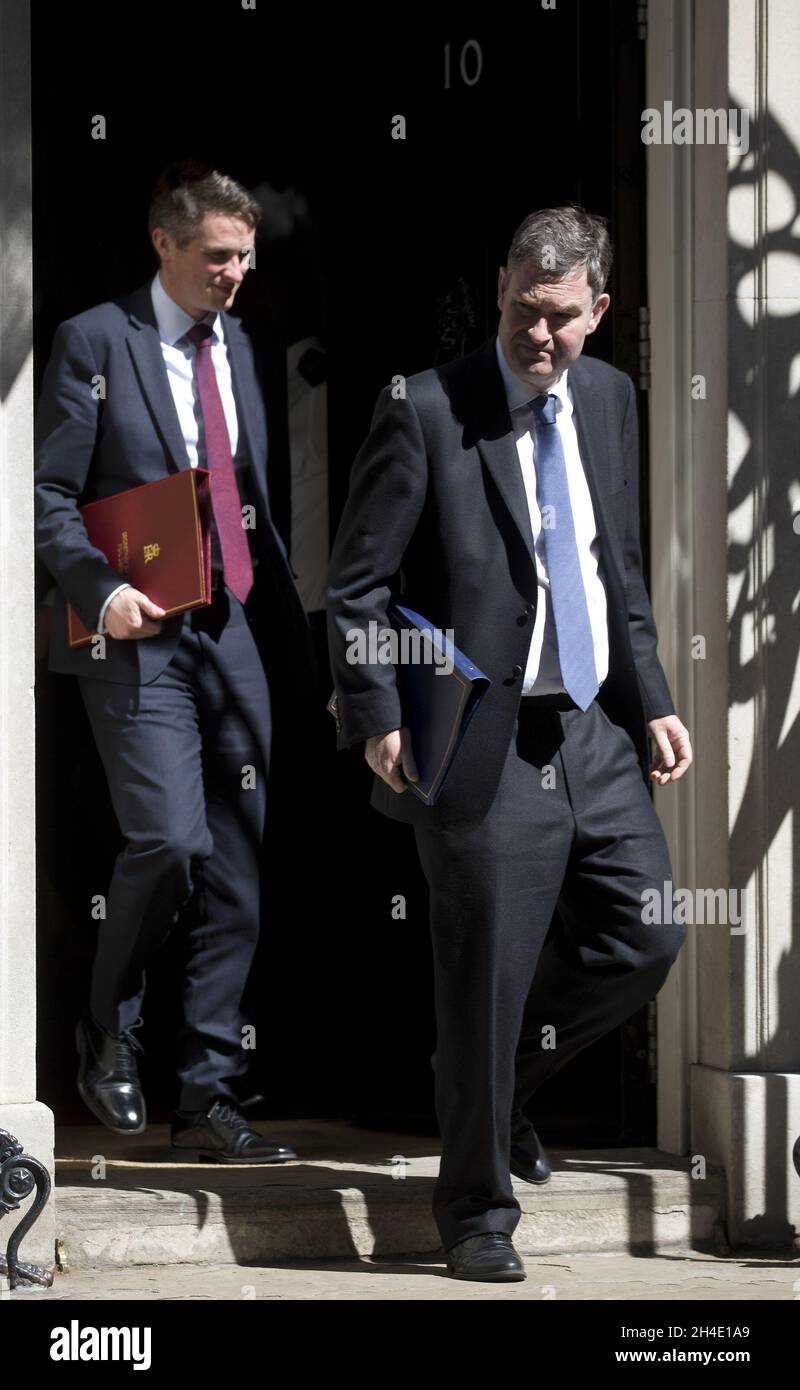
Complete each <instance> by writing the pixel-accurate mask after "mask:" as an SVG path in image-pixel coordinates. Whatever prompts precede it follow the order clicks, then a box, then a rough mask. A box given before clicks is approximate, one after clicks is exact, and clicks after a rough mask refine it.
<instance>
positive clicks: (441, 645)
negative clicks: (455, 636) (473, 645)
mask: <svg viewBox="0 0 800 1390" xmlns="http://www.w3.org/2000/svg"><path fill="white" fill-rule="evenodd" d="M388 617H389V621H390V623H391V624H392V627H393V628H394V629H395V630H396V631H397V633H398V634H399V636H400V638H401V640H402V632H403V630H405V631H407V632H410V633H414V632H415V631H416V633H417V634H418V636H417V637H416V644H417V645H416V646H415V645H414V643H413V641H412V642H409V650H408V653H407V654H408V655H412V656H413V655H414V654H417V655H419V656H421V657H422V658H423V659H421V660H417V661H414V660H409V661H405V662H404V661H403V650H402V646H401V649H400V652H399V659H398V662H397V665H396V666H395V672H396V676H397V687H398V690H399V693H400V703H401V708H402V711H403V723H404V724H405V725H406V727H407V728H408V731H409V733H410V735H411V747H412V750H413V752H414V759H415V762H416V764H417V772H418V773H419V781H417V782H409V781H408V780H407V779H406V785H407V786H408V787H409V788H410V789H411V791H413V792H414V793H415V795H416V796H418V797H419V798H420V800H421V801H424V802H425V803H426V804H427V805H428V806H434V805H435V804H436V802H437V800H438V798H439V795H440V793H441V790H442V787H443V786H444V783H445V779H446V777H447V774H448V772H449V771H450V768H451V767H452V765H453V759H454V758H455V756H456V753H457V752H458V749H459V745H460V744H461V740H462V739H463V737H464V734H465V733H466V731H467V728H468V727H469V724H470V721H471V720H472V718H473V716H474V714H475V711H476V710H477V708H478V706H479V705H480V703H481V700H482V699H483V697H484V695H485V694H486V691H487V690H488V689H489V686H490V685H491V681H490V680H489V677H488V676H485V675H484V673H483V671H481V670H479V668H478V667H477V666H476V665H475V663H474V661H470V660H469V658H468V657H466V656H465V655H464V653H463V652H460V651H459V649H458V647H456V646H455V645H454V644H453V643H452V642H451V641H450V640H449V638H448V637H447V634H446V632H444V631H443V630H442V629H441V628H436V627H434V625H433V623H430V622H428V620H427V618H423V617H422V615H421V614H419V613H415V612H414V610H413V609H411V608H404V607H402V605H400V604H398V603H395V604H392V605H391V607H390V608H389V610H388ZM435 656H438V657H439V661H440V662H441V661H442V660H443V658H445V657H446V658H447V661H448V664H452V668H453V669H452V671H445V670H440V668H439V666H437V663H436V661H435V660H434V657H435ZM402 775H403V774H402V769H401V776H402Z"/></svg>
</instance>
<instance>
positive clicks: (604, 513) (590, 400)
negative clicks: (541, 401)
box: [569, 357, 625, 586]
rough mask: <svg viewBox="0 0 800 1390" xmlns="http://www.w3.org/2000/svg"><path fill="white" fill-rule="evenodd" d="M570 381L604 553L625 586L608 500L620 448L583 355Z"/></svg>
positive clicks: (622, 561)
mask: <svg viewBox="0 0 800 1390" xmlns="http://www.w3.org/2000/svg"><path fill="white" fill-rule="evenodd" d="M569 382H570V386H571V389H572V402H573V405H574V408H575V430H576V433H577V435H578V447H579V449H580V455H581V461H582V463H583V468H584V472H585V474H586V481H587V483H588V485H589V494H590V496H591V499H592V507H593V508H594V516H595V522H596V523H597V530H598V534H599V536H600V552H601V556H602V557H603V559H604V560H605V562H606V564H609V563H611V564H613V565H614V566H615V567H616V569H617V573H618V576H619V579H620V582H621V583H622V584H623V586H624V584H625V561H624V558H623V555H622V549H621V546H620V541H619V535H618V532H617V528H616V526H615V525H614V522H613V520H612V518H611V515H610V511H609V503H608V495H609V491H610V486H611V459H612V450H614V449H615V448H617V447H618V441H615V440H612V439H611V437H610V434H609V427H608V408H607V405H606V401H605V397H604V396H603V395H602V394H601V392H600V391H598V390H597V388H596V386H595V385H594V384H593V383H592V381H591V379H590V376H589V372H588V370H587V368H586V364H585V363H584V362H583V361H582V359H581V358H580V357H579V358H578V360H577V362H573V364H572V366H571V367H570V369H569Z"/></svg>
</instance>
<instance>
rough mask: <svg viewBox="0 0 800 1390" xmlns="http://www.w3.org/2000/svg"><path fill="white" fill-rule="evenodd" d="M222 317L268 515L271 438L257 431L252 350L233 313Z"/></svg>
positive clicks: (240, 414) (239, 414) (239, 410)
mask: <svg viewBox="0 0 800 1390" xmlns="http://www.w3.org/2000/svg"><path fill="white" fill-rule="evenodd" d="M222 318H223V322H224V325H225V343H226V346H227V349H228V362H229V364H230V369H231V381H232V382H233V394H234V399H235V401H236V418H237V420H238V422H239V429H240V430H241V432H242V434H243V435H244V437H245V440H246V441H247V446H248V450H249V453H250V462H251V465H252V474H253V476H254V478H255V481H256V485H257V487H258V490H259V493H260V495H261V500H262V502H263V504H264V508H265V510H266V511H267V512H268V511H269V507H268V506H267V498H266V492H265V488H266V460H267V439H266V435H265V433H264V431H263V430H262V429H260V428H258V429H256V428H255V425H254V421H255V420H257V419H259V418H260V417H259V415H258V413H257V412H256V410H255V408H254V404H253V402H252V392H253V391H254V389H255V385H256V381H255V368H254V366H253V360H252V356H251V349H250V346H249V343H248V342H247V341H246V337H245V334H244V332H243V330H242V326H241V324H240V323H239V321H238V319H235V318H231V316H230V314H223V315H222Z"/></svg>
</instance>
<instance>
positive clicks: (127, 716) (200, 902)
mask: <svg viewBox="0 0 800 1390" xmlns="http://www.w3.org/2000/svg"><path fill="white" fill-rule="evenodd" d="M259 217H260V209H259V206H258V204H257V203H256V202H255V200H254V199H253V198H252V197H251V196H250V195H249V194H248V193H247V191H246V190H245V189H244V188H242V187H241V186H240V185H239V184H237V183H236V182H235V181H234V180H233V179H231V178H228V177H227V176H224V175H222V174H220V173H218V172H217V171H216V170H207V169H203V168H199V167H197V166H190V165H185V164H184V165H179V166H173V168H172V169H171V170H170V171H168V172H167V173H166V174H165V175H164V176H163V177H162V179H161V180H160V181H159V183H158V185H157V186H156V189H155V191H154V195H153V200H152V204H151V208H150V219H149V226H150V235H151V239H152V243H153V246H154V248H155V251H156V253H157V255H158V259H159V270H158V272H157V274H156V275H155V276H154V277H153V279H152V280H149V281H148V282H147V283H146V284H144V285H142V286H141V287H140V288H139V289H138V290H136V292H135V293H134V294H132V295H130V296H128V297H126V298H123V299H120V300H115V301H113V302H109V303H105V304H100V305H98V306H97V307H96V308H94V309H90V310H88V311H87V312H85V313H82V314H78V315H77V316H76V317H75V318H72V319H68V320H67V321H66V322H65V323H62V324H61V325H60V327H59V329H58V331H57V333H56V335H55V340H54V343H53V350H52V355H51V357H50V360H49V363H48V366H47V371H46V374H45V378H44V383H43V389H42V394H41V400H40V404H39V408H38V413H37V422H36V434H37V457H36V472H35V488H36V548H37V553H38V555H39V556H40V557H41V559H42V561H43V562H44V564H45V565H46V567H47V569H48V570H49V571H50V573H51V575H52V576H53V578H54V580H55V582H56V585H57V591H56V596H55V612H54V621H53V630H52V637H51V646H50V658H49V668H50V670H52V671H59V672H64V673H72V674H74V675H75V676H77V679H78V682H79V686H80V690H81V695H82V697H83V701H84V704H85V707H86V712H87V715H88V718H89V721H90V724H91V727H92V731H93V734H94V738H95V740H96V743H97V747H98V750H99V753H100V756H101V758H102V761H103V765H104V768H105V772H106V776H107V779H108V785H109V790H110V793H111V800H112V803H113V806H114V810H115V812H116V815H117V818H118V820H119V824H120V828H121V830H122V833H123V835H124V837H125V847H124V849H123V851H122V853H121V854H120V855H119V856H118V858H117V861H116V864H115V866H114V871H113V877H112V880H111V884H110V887H109V889H108V894H107V904H106V913H105V917H104V920H101V922H100V925H99V937H98V944H97V953H96V957H95V962H94V968H93V974H92V982H91V994H90V1011H89V1014H88V1016H87V1017H85V1018H83V1019H81V1020H80V1022H79V1024H78V1028H77V1044H78V1051H79V1056H80V1064H79V1072H78V1086H79V1090H80V1093H81V1095H82V1097H83V1099H84V1101H85V1102H86V1104H87V1105H88V1106H89V1108H90V1109H91V1110H92V1112H93V1113H94V1114H95V1115H96V1116H97V1118H98V1119H100V1120H101V1121H102V1122H103V1123H104V1124H106V1125H108V1127H109V1128H111V1129H113V1130H115V1131H116V1132H118V1133H123V1134H136V1133H140V1132H141V1131H142V1130H143V1129H144V1127H145V1123H146V1110H145V1102H144V1097H143V1095H142V1091H141V1086H140V1082H139V1076H138V1069H137V1060H136V1052H137V1051H140V1050H141V1044H140V1042H139V1040H138V1038H137V1037H136V1035H135V1033H134V1032H133V1031H132V1030H133V1029H134V1028H135V1027H136V1026H137V1025H138V1022H139V1018H140V1009H141V1004H142V998H143V991H144V979H145V967H146V965H147V962H148V960H149V959H150V957H151V956H152V954H153V952H154V951H155V950H156V948H157V947H158V946H159V945H160V944H161V942H162V941H163V940H164V939H165V937H166V935H167V934H168V933H169V932H170V930H171V929H172V927H173V924H174V923H175V922H178V923H179V924H180V930H181V931H182V933H183V934H184V939H185V952H186V955H185V973H184V978H183V1010H184V1020H183V1029H182V1033H181V1038H180V1054H179V1067H178V1074H179V1081H180V1093H179V1098H178V1109H177V1113H176V1116H175V1118H174V1121H173V1125H172V1143H173V1146H174V1147H176V1148H179V1149H181V1150H185V1151H186V1152H187V1153H188V1154H195V1155H200V1156H207V1157H210V1158H215V1159H217V1160H219V1161H223V1162H230V1163H237V1162H259V1163H268V1162H279V1161H283V1160H285V1159H287V1158H294V1157H296V1155H295V1154H294V1153H293V1152H292V1150H291V1149H290V1148H288V1147H287V1146H286V1145H283V1144H280V1143H278V1142H269V1143H267V1142H265V1140H264V1139H263V1138H262V1137H261V1136H260V1135H259V1134H258V1133H256V1131H255V1130H253V1129H252V1128H251V1127H250V1126H249V1125H248V1124H247V1122H246V1120H245V1117H244V1116H243V1114H242V1113H241V1109H240V1107H239V1103H238V1102H239V1100H240V1099H241V1097H240V1096H239V1093H238V1089H237V1085H238V1083H239V1082H240V1080H241V1078H242V1077H243V1075H244V1073H245V1070H246V1060H247V1042H248V1041H249V1038H248V1037H247V1036H245V1033H244V1026H243V1025H244V1019H243V1015H242V1010H241V1001H242V994H243V991H244V987H245V984H246V981H247V976H248V972H249V970H250V965H251V962H252V960H253V956H254V952H255V948H256V943H257V939H258V931H259V870H260V860H261V845H262V835H263V832H264V827H265V819H266V810H267V803H266V796H267V778H268V772H269V761H270V745H271V738H272V712H273V708H274V701H273V700H271V698H270V679H271V677H270V676H269V675H268V673H269V672H270V670H271V669H272V667H273V666H274V667H275V668H279V669H280V671H281V673H282V674H283V676H284V677H285V679H286V681H287V683H288V684H290V685H291V686H292V688H293V689H294V690H295V691H301V690H305V691H309V692H310V691H311V690H312V689H313V682H314V658H313V654H312V647H311V641H310V632H309V629H308V623H307V619H306V615H305V612H304V610H303V606H302V603H301V601H300V598H299V596H298V593H297V590H296V588H295V585H294V577H293V574H292V570H291V567H290V564H289V561H288V557H287V553H286V549H285V546H284V544H283V542H282V540H281V538H280V536H279V535H278V532H277V531H276V529H275V527H274V525H273V522H272V519H271V516H270V508H269V498H268V487H267V455H268V448H269V450H270V451H274V450H275V449H278V450H279V449H280V448H281V430H280V414H279V406H278V402H277V401H276V400H275V399H274V398H273V397H272V394H271V392H270V389H269V381H270V368H269V362H268V358H267V357H266V356H264V355H263V354H261V353H260V352H256V351H254V345H253V343H252V342H251V338H250V336H249V335H248V333H247V332H246V331H245V329H244V327H243V325H242V324H241V323H240V322H239V321H238V320H237V319H236V318H233V317H231V315H230V314H229V312H228V311H229V310H230V309H231V307H232V305H233V302H234V299H235V297H236V294H237V291H238V289H239V287H240V285H241V283H242V280H243V279H244V275H245V273H246V271H247V269H248V257H249V255H250V254H251V251H252V246H253V237H254V234H255V229H256V227H257V225H258V220H259ZM284 430H285V420H284ZM284 443H285V441H284ZM196 466H200V467H204V468H208V469H210V471H211V499H212V521H211V537H212V574H213V579H212V602H211V603H210V605H209V606H207V607H203V608H199V609H196V610H194V611H192V612H190V613H183V614H175V615H173V616H170V617H166V616H165V614H164V610H163V609H161V608H159V607H158V606H157V605H156V604H155V603H153V602H152V601H151V600H150V599H149V598H148V596H147V595H146V594H145V593H142V592H140V591H139V590H137V589H135V588H134V587H132V586H131V585H130V584H128V583H127V582H126V581H125V580H124V579H123V578H121V576H120V574H119V573H118V572H117V571H116V570H115V569H114V568H113V567H112V565H110V564H109V562H108V560H107V559H106V558H105V556H104V555H103V554H102V552H101V551H99V550H98V549H96V548H95V547H94V546H92V545H91V543H90V541H89V538H88V536H87V533H86V528H85V526H84V524H83V521H82V519H81V516H80V513H79V506H80V505H82V504H83V503H85V502H89V501H92V500H95V499H98V498H104V497H108V496H110V495H111V494H113V493H118V492H122V491H124V490H126V489H129V488H133V487H135V486H137V484H142V483H148V482H151V481H154V480H156V479H158V478H162V477H165V476H166V475H167V474H169V473H171V472H175V471H176V470H177V469H183V468H189V467H196ZM67 600H68V601H69V602H70V603H72V604H73V606H74V608H75V610H76V612H77V614H78V616H79V617H80V619H81V620H82V622H83V623H84V624H85V625H86V627H87V628H89V629H90V630H95V629H97V631H98V632H99V633H100V634H101V635H100V637H95V638H94V639H93V641H92V643H91V645H89V646H86V647H82V648H70V646H69V643H68V637H67V629H66V622H65V605H66V601H67Z"/></svg>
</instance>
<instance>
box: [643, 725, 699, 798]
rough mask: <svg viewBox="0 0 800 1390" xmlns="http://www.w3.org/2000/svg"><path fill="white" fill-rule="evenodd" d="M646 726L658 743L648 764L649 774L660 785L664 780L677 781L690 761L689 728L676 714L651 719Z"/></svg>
mask: <svg viewBox="0 0 800 1390" xmlns="http://www.w3.org/2000/svg"><path fill="white" fill-rule="evenodd" d="M647 727H648V729H649V730H650V732H651V734H652V735H653V738H654V739H655V741H656V743H657V744H658V752H657V753H656V755H655V757H654V758H653V761H652V763H651V765H650V776H651V777H652V779H653V780H654V781H655V782H657V783H658V785H659V786H661V787H663V785H664V783H665V782H677V780H678V778H679V777H682V776H683V774H684V772H685V771H686V769H687V767H689V766H690V764H691V762H692V745H691V743H690V742H689V730H688V729H687V728H686V727H685V726H684V725H683V724H682V723H681V721H680V719H679V718H678V716H677V714H665V715H663V717H662V718H661V719H651V720H650V722H649V723H648V726H647Z"/></svg>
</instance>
